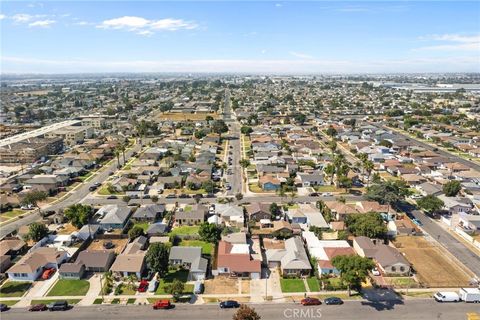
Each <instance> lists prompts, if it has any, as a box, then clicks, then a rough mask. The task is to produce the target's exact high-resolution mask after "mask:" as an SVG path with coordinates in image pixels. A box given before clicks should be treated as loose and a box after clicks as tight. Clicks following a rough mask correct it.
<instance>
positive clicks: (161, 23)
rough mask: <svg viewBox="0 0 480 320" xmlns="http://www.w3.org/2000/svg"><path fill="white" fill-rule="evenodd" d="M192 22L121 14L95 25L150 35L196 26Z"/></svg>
mask: <svg viewBox="0 0 480 320" xmlns="http://www.w3.org/2000/svg"><path fill="white" fill-rule="evenodd" d="M197 27H198V25H197V24H196V23H194V22H190V21H185V20H182V19H172V18H166V19H160V20H149V19H145V18H142V17H135V16H123V17H120V18H115V19H110V20H105V21H103V22H102V23H101V24H99V25H98V26H97V28H101V29H119V30H127V31H132V32H136V33H137V34H140V35H152V34H153V33H154V32H155V31H176V30H182V29H183V30H191V29H195V28H197Z"/></svg>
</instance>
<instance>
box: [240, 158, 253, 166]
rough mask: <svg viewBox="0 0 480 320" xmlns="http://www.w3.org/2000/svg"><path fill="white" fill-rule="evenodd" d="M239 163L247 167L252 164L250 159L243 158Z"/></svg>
mask: <svg viewBox="0 0 480 320" xmlns="http://www.w3.org/2000/svg"><path fill="white" fill-rule="evenodd" d="M239 164H240V166H241V167H242V168H247V167H248V166H249V165H250V161H249V160H248V159H242V160H240V161H239Z"/></svg>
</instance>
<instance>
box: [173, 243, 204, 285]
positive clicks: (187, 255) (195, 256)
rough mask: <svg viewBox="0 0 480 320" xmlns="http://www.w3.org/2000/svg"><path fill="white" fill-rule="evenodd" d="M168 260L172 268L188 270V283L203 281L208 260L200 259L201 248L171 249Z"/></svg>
mask: <svg viewBox="0 0 480 320" xmlns="http://www.w3.org/2000/svg"><path fill="white" fill-rule="evenodd" d="M168 260H169V264H170V265H172V266H181V267H182V268H185V269H187V270H189V272H188V280H189V281H196V280H204V279H205V273H206V272H207V266H208V260H207V259H205V258H203V257H202V248H201V247H172V248H171V249H170V255H169V258H168Z"/></svg>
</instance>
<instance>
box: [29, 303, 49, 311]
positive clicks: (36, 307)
mask: <svg viewBox="0 0 480 320" xmlns="http://www.w3.org/2000/svg"><path fill="white" fill-rule="evenodd" d="M45 310H47V305H46V304H43V303H40V304H34V305H33V306H30V308H28V311H45Z"/></svg>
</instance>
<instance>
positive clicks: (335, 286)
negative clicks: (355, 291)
mask: <svg viewBox="0 0 480 320" xmlns="http://www.w3.org/2000/svg"><path fill="white" fill-rule="evenodd" d="M321 281H322V282H324V283H325V289H326V290H342V289H345V286H343V285H342V282H341V281H340V278H328V279H324V280H321Z"/></svg>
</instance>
